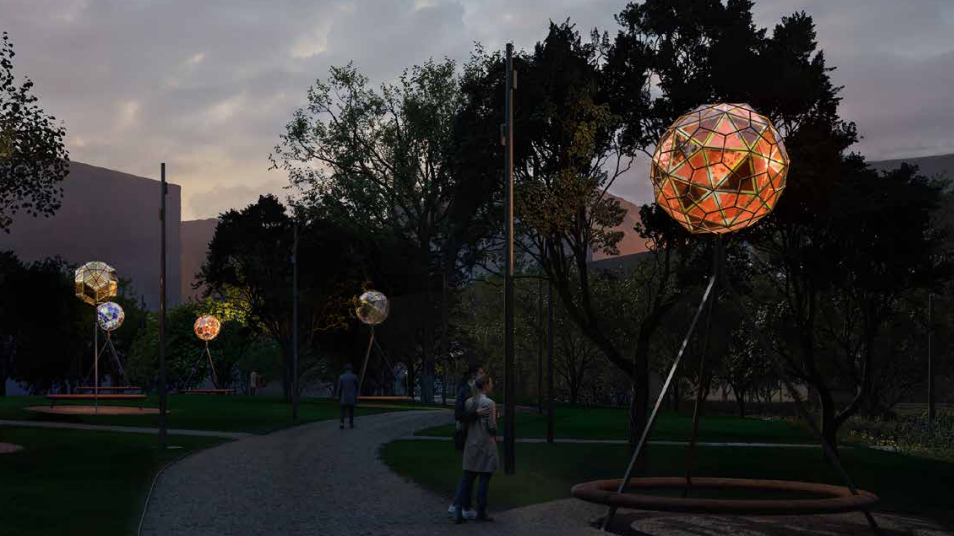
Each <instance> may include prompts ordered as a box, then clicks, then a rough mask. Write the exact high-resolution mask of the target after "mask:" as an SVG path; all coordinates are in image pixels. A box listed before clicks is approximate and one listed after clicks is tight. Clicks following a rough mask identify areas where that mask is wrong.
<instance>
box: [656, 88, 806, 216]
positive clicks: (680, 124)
mask: <svg viewBox="0 0 954 536" xmlns="http://www.w3.org/2000/svg"><path fill="white" fill-rule="evenodd" d="M788 167H789V159H788V153H787V152H786V151H785V145H784V143H783V142H782V138H781V136H779V133H778V131H777V130H775V127H774V126H773V125H772V122H771V121H769V119H768V118H767V117H765V116H763V115H761V114H759V113H758V112H756V111H755V110H753V109H752V108H751V107H750V106H749V105H748V104H706V105H703V106H700V107H698V108H696V109H695V110H693V111H691V112H689V113H687V114H686V115H684V116H682V117H680V118H679V119H677V120H676V122H675V123H673V124H672V126H671V127H669V130H667V131H666V133H665V134H663V136H662V138H661V139H660V140H659V144H658V145H657V146H656V152H655V154H653V164H652V173H651V175H650V177H651V179H652V181H653V189H654V191H655V195H656V202H657V203H658V204H659V206H660V207H662V208H663V210H665V211H666V212H667V213H669V215H670V216H672V217H673V218H675V220H676V221H678V222H679V223H680V224H682V226H683V227H685V228H686V229H688V230H689V232H691V233H731V232H733V231H738V230H739V229H743V228H745V227H748V226H749V225H752V224H754V223H755V222H757V221H759V220H760V219H762V218H764V217H765V216H766V215H768V213H769V212H772V210H773V209H774V208H775V204H776V203H778V198H779V196H781V195H782V191H783V190H784V189H785V177H786V175H787V174H788Z"/></svg>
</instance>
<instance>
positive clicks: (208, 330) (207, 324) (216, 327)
mask: <svg viewBox="0 0 954 536" xmlns="http://www.w3.org/2000/svg"><path fill="white" fill-rule="evenodd" d="M193 329H194V330H195V336H196V337H198V338H200V339H202V340H203V341H206V342H208V341H211V340H212V339H214V338H216V337H218V336H219V331H220V330H221V329H222V323H221V322H219V319H218V318H215V317H214V316H212V315H202V316H200V317H199V318H197V319H196V320H195V326H193Z"/></svg>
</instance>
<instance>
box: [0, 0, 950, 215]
mask: <svg viewBox="0 0 954 536" xmlns="http://www.w3.org/2000/svg"><path fill="white" fill-rule="evenodd" d="M0 2H2V11H3V19H2V22H3V27H2V28H0V29H5V30H8V31H9V32H10V34H11V38H12V39H13V42H14V43H15V46H16V50H17V57H16V60H15V69H16V72H17V73H18V74H19V75H29V76H30V77H31V78H32V79H33V80H34V82H35V83H36V92H37V94H38V95H39V96H40V98H41V101H40V102H41V105H42V106H43V107H44V109H45V110H46V111H48V112H49V113H51V114H53V115H55V116H56V117H57V118H58V119H63V120H65V123H66V127H67V130H68V134H69V137H68V143H69V148H70V152H71V156H72V157H73V158H74V159H76V160H79V161H84V162H89V163H91V164H95V165H100V166H106V167H110V168H114V169H118V170H122V171H126V172H130V173H136V174H140V175H144V176H150V177H154V176H156V174H157V170H158V168H159V162H162V161H165V162H167V163H168V164H169V173H170V180H171V181H173V182H177V183H178V184H181V185H182V187H183V190H182V191H183V217H184V218H186V219H191V218H198V217H208V216H212V215H215V214H216V213H217V211H221V210H223V209H224V208H228V207H227V203H229V202H236V203H247V202H250V201H254V198H255V197H256V193H257V191H264V190H256V189H261V188H271V189H272V190H275V189H277V187H276V185H277V184H284V182H285V180H286V179H285V177H284V176H283V175H282V174H281V173H279V172H276V171H268V161H267V157H268V154H269V152H270V151H271V149H272V147H273V146H274V145H275V143H276V142H277V141H278V136H279V135H280V134H281V133H282V131H283V129H284V125H285V123H286V122H287V121H288V120H289V119H290V118H291V115H292V112H293V111H294V110H295V108H297V107H299V106H301V105H303V104H304V103H305V96H306V91H307V89H308V87H309V86H310V85H311V84H312V83H314V81H315V79H316V78H322V77H325V76H326V75H327V73H328V68H329V67H330V66H331V65H341V64H344V63H347V62H348V61H352V60H353V61H354V63H355V65H356V66H357V67H358V68H359V69H361V71H362V72H364V73H365V74H367V75H368V76H369V77H370V78H371V80H372V81H373V82H374V83H375V84H379V83H381V82H383V81H386V80H392V79H394V78H395V77H396V76H397V75H399V74H400V73H401V71H403V70H404V69H405V68H407V67H409V66H411V65H413V64H415V63H420V62H422V61H425V60H427V59H428V58H432V57H433V58H435V59H440V58H442V57H445V56H447V57H450V58H453V59H455V60H458V61H466V60H467V58H468V57H469V55H470V52H471V51H472V47H473V43H474V42H475V41H479V42H481V43H482V44H483V45H484V46H485V48H486V49H488V50H495V49H501V48H503V46H504V44H505V43H506V42H508V41H512V42H514V44H515V46H516V47H517V48H518V49H521V48H522V49H526V50H529V49H531V48H532V47H533V45H534V43H535V42H536V41H538V40H539V39H542V38H543V37H544V36H545V34H546V31H547V24H548V21H549V20H553V21H556V22H560V21H563V20H564V19H566V18H568V17H569V18H571V19H572V20H573V22H575V23H576V24H577V27H578V28H579V29H580V31H581V32H584V33H588V32H589V30H590V29H591V28H593V27H599V28H600V29H602V30H607V31H609V32H610V34H611V35H612V34H613V33H615V32H616V31H617V26H616V24H615V22H614V20H613V16H614V15H615V14H616V13H618V12H619V11H620V10H621V9H622V8H623V6H624V5H625V0H521V1H520V2H513V1H512V0H483V1H477V0H467V1H464V0H394V1H391V0H389V1H387V2H380V1H375V0H356V1H344V0H276V1H274V2H269V3H259V2H228V3H227V4H225V5H224V4H222V3H213V2H192V1H189V0H137V1H136V2H129V1H127V0H63V1H59V2H55V7H52V8H51V7H50V6H49V5H48V4H49V3H47V2H36V1H35V0H0ZM801 9H804V10H806V11H808V12H809V13H811V14H812V15H814V17H815V19H816V22H817V24H818V32H819V36H818V40H819V43H820V45H821V46H822V47H823V48H824V49H825V52H826V57H827V59H828V62H829V65H832V66H837V67H838V70H836V71H835V72H834V74H833V76H834V79H835V82H836V83H838V84H841V85H844V86H845V90H844V96H845V101H844V103H843V112H844V115H845V117H847V118H849V119H851V120H854V121H857V123H858V126H859V128H860V129H861V131H862V133H863V134H864V135H865V136H866V137H865V139H864V140H863V141H862V142H861V143H860V144H859V145H858V149H859V150H862V151H863V152H865V153H866V154H868V155H869V157H892V156H908V155H912V156H913V155H915V154H929V153H931V152H934V151H937V152H951V151H954V127H952V126H951V125H954V118H952V117H951V114H952V113H954V107H952V106H950V105H949V104H948V103H947V93H948V92H949V89H948V88H950V87H952V79H951V76H952V74H951V73H954V63H952V58H951V54H952V53H954V52H952V51H954V44H952V42H951V39H950V37H949V36H950V34H951V30H952V27H954V19H952V11H954V3H952V2H949V1H947V0H923V1H921V2H917V3H913V2H904V3H902V2H896V1H895V0H840V1H839V2H830V1H825V0H799V1H794V2H793V1H792V0H760V1H759V2H758V3H757V4H756V6H755V15H756V22H757V23H758V24H759V25H761V26H767V27H769V28H771V27H772V26H773V25H774V24H775V23H776V22H777V21H778V20H779V18H780V17H781V16H783V15H785V14H789V13H791V12H792V11H795V10H801ZM646 166H647V164H646V159H645V158H642V159H641V160H640V161H637V163H636V169H634V171H633V172H631V173H630V174H628V175H627V176H626V177H623V178H621V179H620V180H619V182H618V184H617V186H616V187H614V192H616V193H622V195H625V196H626V197H629V198H631V199H633V200H636V201H647V200H649V198H650V193H649V192H651V190H650V188H649V185H648V180H647V179H646V177H645V175H646V174H645V173H644V170H645V168H646Z"/></svg>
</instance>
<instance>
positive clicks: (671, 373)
mask: <svg viewBox="0 0 954 536" xmlns="http://www.w3.org/2000/svg"><path fill="white" fill-rule="evenodd" d="M715 282H716V275H715V274H713V275H712V277H710V278H709V285H708V286H707V287H706V291H705V293H704V294H703V295H702V301H701V302H700V303H699V307H698V309H696V314H695V316H693V317H692V323H691V324H689V331H688V332H687V333H686V338H685V339H683V340H682V346H680V347H679V353H677V354H676V360H675V361H674V362H673V364H672V368H671V369H669V376H668V377H667V378H666V383H664V384H663V387H662V390H661V391H660V392H659V398H657V399H656V405H655V406H654V407H653V412H652V413H651V414H650V415H649V421H648V422H647V423H646V425H645V426H644V427H643V434H642V436H641V437H640V438H639V443H637V444H636V450H635V451H634V452H633V456H632V458H630V460H629V466H628V467H627V468H626V473H625V474H624V475H623V481H622V482H620V485H619V489H618V490H617V491H616V492H617V493H623V492H624V491H625V490H626V485H627V484H628V483H629V479H630V478H632V476H633V470H634V469H635V468H636V461H637V460H638V459H639V455H640V453H642V451H643V447H645V445H646V441H647V440H648V439H649V433H650V432H651V431H652V428H653V425H654V424H655V423H656V416H657V415H658V414H659V408H660V407H661V406H662V403H663V400H665V398H666V393H667V392H668V391H669V385H670V384H671V383H672V379H673V377H675V375H676V370H677V369H678V368H679V362H680V361H682V356H683V354H684V353H685V351H686V346H688V344H689V338H690V337H692V332H693V330H695V328H696V323H697V322H698V321H699V315H701V314H702V310H703V309H704V308H705V306H706V303H707V302H708V301H709V296H710V294H712V288H713V287H714V286H715ZM615 515H616V507H615V506H610V507H609V510H608V511H607V512H606V517H605V518H604V519H603V527H602V530H604V531H605V530H606V528H607V527H609V524H610V523H611V522H612V521H613V517H614V516H615Z"/></svg>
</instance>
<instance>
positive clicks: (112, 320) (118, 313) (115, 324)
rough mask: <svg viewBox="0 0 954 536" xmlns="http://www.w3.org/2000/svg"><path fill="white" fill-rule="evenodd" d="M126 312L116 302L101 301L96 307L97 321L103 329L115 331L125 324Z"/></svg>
mask: <svg viewBox="0 0 954 536" xmlns="http://www.w3.org/2000/svg"><path fill="white" fill-rule="evenodd" d="M125 319H126V313H125V311H123V308H122V307H121V306H120V305H119V304H118V303H116V302H111V301H110V302H106V303H101V304H99V305H98V306H97V307H96V322H98V323H99V328H100V329H101V330H103V331H115V330H117V329H119V326H121V325H123V320H125Z"/></svg>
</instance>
